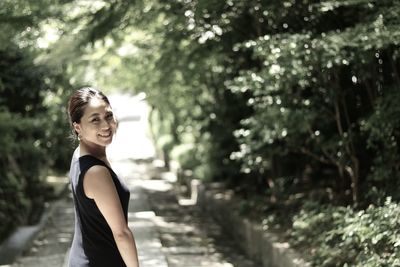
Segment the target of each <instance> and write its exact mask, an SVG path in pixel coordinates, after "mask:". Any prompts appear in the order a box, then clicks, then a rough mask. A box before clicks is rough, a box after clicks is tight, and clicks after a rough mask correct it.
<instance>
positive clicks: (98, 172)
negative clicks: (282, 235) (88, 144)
mask: <svg viewBox="0 0 400 267" xmlns="http://www.w3.org/2000/svg"><path fill="white" fill-rule="evenodd" d="M85 178H89V179H99V180H102V179H109V178H111V174H110V172H109V170H108V169H107V167H105V166H102V165H94V166H92V167H90V168H89V169H88V170H87V171H86V174H85Z"/></svg>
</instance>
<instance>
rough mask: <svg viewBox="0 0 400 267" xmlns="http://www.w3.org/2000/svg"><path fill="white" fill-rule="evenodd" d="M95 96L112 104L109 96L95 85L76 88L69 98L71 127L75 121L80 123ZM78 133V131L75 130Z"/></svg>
mask: <svg viewBox="0 0 400 267" xmlns="http://www.w3.org/2000/svg"><path fill="white" fill-rule="evenodd" d="M93 98H99V99H101V100H103V101H104V102H106V103H107V104H108V105H110V101H108V98H107V97H106V96H105V95H104V94H103V92H101V91H100V90H98V89H96V88H93V87H82V88H80V89H78V90H76V91H75V92H74V93H73V94H72V95H71V96H70V98H69V100H68V118H69V123H70V124H71V127H73V126H72V125H73V123H74V122H76V123H80V122H81V119H82V116H83V113H84V111H85V108H86V106H87V105H88V104H89V102H90V100H92V99H93ZM74 132H75V134H76V135H78V133H77V132H76V131H74Z"/></svg>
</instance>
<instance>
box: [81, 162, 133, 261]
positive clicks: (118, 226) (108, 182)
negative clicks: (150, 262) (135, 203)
mask: <svg viewBox="0 0 400 267" xmlns="http://www.w3.org/2000/svg"><path fill="white" fill-rule="evenodd" d="M83 187H84V190H85V194H86V196H88V197H90V198H93V199H94V201H95V202H96V205H97V207H98V208H99V210H100V212H101V213H102V214H103V216H104V218H105V219H106V221H107V223H108V225H109V226H110V228H111V231H112V233H113V236H114V240H115V243H116V244H117V247H118V250H119V252H120V254H121V256H122V259H123V260H124V262H125V264H126V265H127V266H128V267H138V266H139V262H138V256H137V249H136V245H135V239H134V237H133V234H132V232H131V230H130V229H129V227H128V225H127V223H126V221H125V217H124V213H123V211H122V207H121V203H120V200H119V197H118V193H117V190H116V188H115V185H114V182H113V180H112V177H111V175H110V173H109V171H108V169H107V168H106V167H104V166H100V165H96V166H93V167H91V168H90V169H89V170H88V171H87V172H86V174H85V178H84V180H83Z"/></svg>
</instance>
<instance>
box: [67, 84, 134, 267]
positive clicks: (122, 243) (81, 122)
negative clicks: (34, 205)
mask: <svg viewBox="0 0 400 267" xmlns="http://www.w3.org/2000/svg"><path fill="white" fill-rule="evenodd" d="M68 112H69V119H70V123H71V126H72V127H73V130H74V133H75V135H77V136H78V139H79V146H78V147H77V148H76V150H75V152H74V154H73V157H72V160H71V168H70V174H69V177H70V182H71V187H72V193H73V198H74V204H75V233H74V239H73V241H72V247H71V250H70V251H71V252H70V255H69V266H70V267H83V266H91V267H92V266H95V267H101V266H133V267H137V266H139V263H138V257H137V250H136V245H135V240H134V237H133V235H132V232H131V231H130V229H129V227H128V224H127V212H128V203H129V197H130V192H129V189H128V188H127V187H126V186H125V185H124V184H123V182H122V181H121V180H120V179H119V178H118V177H117V175H116V174H115V172H114V171H113V170H112V168H111V166H110V163H109V161H108V159H107V155H106V146H107V145H109V144H110V143H111V141H112V139H113V135H114V133H115V130H116V127H117V122H116V120H115V118H114V114H113V112H112V108H111V106H110V102H109V101H108V98H107V97H106V96H105V95H104V94H103V93H102V92H100V91H99V90H97V89H94V88H90V87H84V88H82V89H79V90H77V91H76V92H75V93H74V94H73V95H72V96H71V97H70V99H69V102H68Z"/></svg>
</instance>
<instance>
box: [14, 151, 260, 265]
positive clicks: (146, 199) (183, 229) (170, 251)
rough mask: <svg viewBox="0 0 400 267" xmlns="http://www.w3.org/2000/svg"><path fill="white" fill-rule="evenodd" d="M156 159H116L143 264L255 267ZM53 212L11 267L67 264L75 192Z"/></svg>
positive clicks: (65, 197) (63, 200)
mask: <svg viewBox="0 0 400 267" xmlns="http://www.w3.org/2000/svg"><path fill="white" fill-rule="evenodd" d="M154 162H157V161H152V160H129V159H127V160H120V161H118V162H113V163H112V164H113V167H114V169H116V171H117V173H118V175H120V176H121V177H123V179H124V180H125V182H126V183H127V185H128V186H129V188H130V190H131V200H130V205H129V213H128V220H129V226H130V228H131V229H132V231H133V233H134V236H135V239H136V243H137V246H138V253H139V260H140V263H141V266H143V267H156V266H157V267H164V266H169V267H200V266H208V267H232V266H238V267H255V266H256V265H255V264H254V263H253V262H251V261H250V260H248V259H246V258H245V257H244V256H243V255H242V254H241V253H240V252H239V251H238V249H237V246H236V244H234V243H233V241H231V239H230V238H229V237H226V236H224V234H223V233H222V229H221V228H220V227H219V226H218V225H217V224H216V223H215V222H214V221H213V220H212V219H211V218H209V217H208V216H207V215H206V214H203V213H202V212H201V211H200V210H199V209H198V208H197V207H196V206H193V205H182V204H179V202H178V200H177V197H176V194H175V190H174V186H173V180H174V179H173V178H172V179H171V173H169V172H164V170H163V168H162V167H157V166H156V165H157V164H154ZM52 209H53V212H52V213H51V215H50V216H49V218H48V220H47V223H46V224H45V226H44V227H43V229H42V230H41V231H40V232H39V234H38V235H37V237H36V238H35V240H34V241H33V242H32V246H31V247H30V248H29V249H28V250H27V251H26V252H25V253H24V254H23V255H22V256H21V257H19V258H18V259H17V261H16V262H15V263H13V264H12V265H11V266H12V267H58V266H60V267H64V266H66V263H67V257H68V248H69V246H70V244H71V240H72V235H73V220H74V213H73V203H72V198H71V193H70V192H69V190H68V193H67V194H65V195H64V196H63V197H62V198H61V199H60V200H58V201H57V202H55V203H53V206H52Z"/></svg>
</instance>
